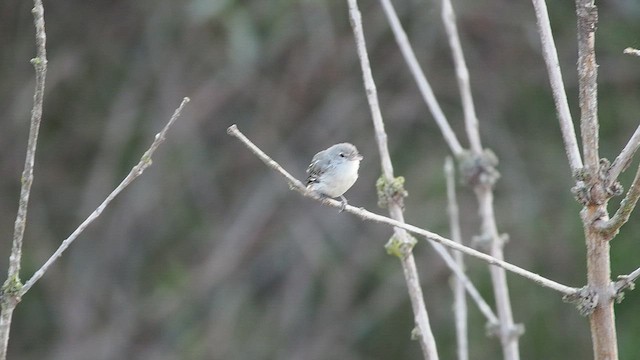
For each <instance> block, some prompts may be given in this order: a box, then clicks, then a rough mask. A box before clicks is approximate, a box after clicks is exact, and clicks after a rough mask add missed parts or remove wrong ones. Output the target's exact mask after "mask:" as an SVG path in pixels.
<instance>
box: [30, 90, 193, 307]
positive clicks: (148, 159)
mask: <svg viewBox="0 0 640 360" xmlns="http://www.w3.org/2000/svg"><path fill="white" fill-rule="evenodd" d="M189 101H190V100H189V98H184V99H183V100H182V103H181V104H180V106H179V107H178V108H177V109H176V110H175V112H174V113H173V115H172V116H171V119H169V122H167V124H166V125H165V126H164V128H163V129H162V130H161V131H160V132H159V133H157V134H156V136H155V139H154V140H153V143H151V146H150V147H149V149H148V150H147V151H145V153H144V154H143V155H142V157H141V158H140V162H138V164H136V165H135V166H134V167H133V168H132V169H131V171H130V172H129V174H127V176H125V178H124V179H123V180H122V182H120V184H119V185H118V186H117V187H116V188H115V189H114V190H113V191H112V192H111V194H109V196H107V198H106V199H104V201H103V202H102V204H100V206H98V208H96V209H95V210H94V211H93V212H92V213H91V215H89V216H88V217H87V218H86V219H85V220H84V221H83V222H82V223H81V224H80V225H79V226H78V228H77V229H75V230H74V231H73V233H71V235H69V237H68V238H66V239H64V241H63V242H62V244H60V246H59V247H58V249H57V250H56V251H55V252H54V253H53V255H51V257H50V258H49V259H48V260H47V261H46V262H45V263H44V264H43V265H42V266H41V267H40V269H38V271H36V272H35V273H34V274H33V276H32V277H31V279H29V281H27V282H26V283H25V284H24V287H23V288H22V291H21V292H20V295H21V296H22V295H24V294H25V293H26V292H27V291H29V289H31V287H32V286H33V285H34V284H35V283H36V282H37V281H38V280H39V279H40V278H41V277H42V276H43V275H44V274H45V273H46V272H47V270H49V268H50V267H51V265H53V264H54V263H55V262H56V260H58V258H60V256H61V255H62V253H63V252H64V251H65V250H66V249H67V248H68V247H69V245H71V244H72V243H73V242H74V241H75V240H76V239H77V238H78V236H79V235H80V234H81V233H82V232H83V231H84V230H85V229H86V228H87V227H88V226H89V225H90V224H91V223H92V222H94V221H95V220H96V219H97V218H98V217H99V216H100V215H101V214H102V212H103V211H104V209H105V208H106V207H107V206H108V205H109V203H111V201H112V200H113V199H115V198H116V196H118V194H120V193H121V192H122V190H124V189H125V188H126V187H127V186H129V185H130V184H131V183H132V182H133V181H134V180H135V179H136V178H138V176H140V175H142V173H143V172H144V171H145V170H146V169H147V168H148V167H149V166H151V164H152V156H153V153H154V152H155V151H156V149H157V148H158V147H159V146H160V144H162V143H163V142H164V140H165V136H166V134H167V131H169V128H170V127H171V125H173V123H174V122H175V121H176V120H177V119H178V117H180V114H181V113H182V110H183V109H184V107H185V105H186V104H187V103H188V102H189Z"/></svg>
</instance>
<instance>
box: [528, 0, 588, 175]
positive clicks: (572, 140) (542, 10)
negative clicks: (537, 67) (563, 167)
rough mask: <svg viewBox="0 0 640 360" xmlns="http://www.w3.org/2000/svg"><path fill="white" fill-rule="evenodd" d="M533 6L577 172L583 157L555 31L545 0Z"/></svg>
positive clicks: (537, 0) (571, 162)
mask: <svg viewBox="0 0 640 360" xmlns="http://www.w3.org/2000/svg"><path fill="white" fill-rule="evenodd" d="M533 7H534V8H535V11H536V18H537V19H538V32H539V33H540V40H541V41H542V55H543V57H544V62H545V63H546V64H547V72H548V73H549V81H550V83H551V90H552V92H553V99H554V101H555V104H556V111H557V112H558V121H559V122H560V131H561V133H562V140H563V142H564V148H565V152H566V153H567V158H568V159H569V166H570V167H571V171H572V173H576V171H578V170H579V169H580V168H582V159H581V157H580V149H579V148H578V141H577V139H576V131H575V129H574V127H573V120H572V119H571V112H570V111H569V103H568V101H567V94H566V92H565V89H564V82H563V81H562V72H561V71H560V62H559V61H558V52H557V50H556V44H555V41H554V40H553V33H552V32H551V23H550V22H549V13H548V12H547V4H546V2H545V0H533Z"/></svg>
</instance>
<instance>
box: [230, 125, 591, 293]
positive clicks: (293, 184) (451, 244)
mask: <svg viewBox="0 0 640 360" xmlns="http://www.w3.org/2000/svg"><path fill="white" fill-rule="evenodd" d="M227 132H228V133H229V135H231V136H234V137H235V138H237V139H238V140H240V141H241V142H242V143H243V144H244V145H245V146H246V147H247V148H248V149H249V150H251V151H252V152H253V153H254V154H255V155H256V156H257V157H258V158H259V159H260V160H262V162H264V163H265V164H266V165H267V166H268V167H270V168H271V169H273V170H275V171H276V172H278V173H279V174H280V175H282V176H284V177H285V178H286V179H287V181H288V183H289V188H290V189H291V190H295V191H297V192H298V193H300V194H301V195H303V196H305V197H308V198H311V199H314V200H316V201H320V202H321V203H323V204H325V205H328V206H332V207H335V208H337V209H340V208H341V207H342V202H341V201H338V200H334V199H329V198H323V197H321V196H320V195H318V194H317V193H316V192H314V191H311V190H308V189H307V188H306V187H305V186H304V185H303V184H302V183H301V182H300V181H299V180H298V179H296V178H295V177H293V176H292V175H291V174H289V173H288V172H287V171H286V170H285V169H283V168H282V166H280V164H278V163H277V162H275V161H274V160H272V159H271V158H270V157H269V156H268V155H267V154H265V153H264V152H263V151H262V150H260V148H258V147H257V146H256V145H254V144H253V143H252V142H251V141H250V140H249V139H247V137H246V136H244V134H242V133H241V132H240V130H238V127H237V126H236V125H231V126H230V127H229V128H228V129H227ZM344 211H345V212H348V213H351V214H354V215H356V216H358V217H360V218H361V219H363V220H367V221H373V222H377V223H381V224H387V225H390V226H395V227H399V228H402V229H405V230H407V231H409V232H411V233H414V234H416V235H420V236H422V237H425V238H426V239H428V240H431V241H435V242H437V243H440V244H442V245H444V246H446V247H448V248H450V249H453V250H456V251H460V252H462V253H464V254H466V255H469V256H472V257H474V258H477V259H480V260H482V261H485V262H487V263H489V264H490V265H495V266H498V267H501V268H503V269H505V270H508V271H511V272H512V273H514V274H517V275H520V276H522V277H524V278H526V279H529V280H531V281H533V282H535V283H536V284H539V285H541V286H544V287H547V288H549V289H552V290H555V291H558V292H560V293H561V294H563V295H570V294H574V293H575V292H576V291H578V290H579V289H578V288H573V287H569V286H566V285H562V284H560V283H558V282H555V281H553V280H550V279H547V278H545V277H542V276H540V275H538V274H536V273H533V272H530V271H528V270H525V269H523V268H521V267H518V266H516V265H513V264H511V263H508V262H506V261H504V260H498V259H496V258H494V257H492V256H490V255H487V254H485V253H483V252H480V251H478V250H475V249H472V248H470V247H467V246H464V245H462V244H458V243H456V242H455V241H452V240H449V239H447V238H445V237H442V236H440V235H438V234H436V233H433V232H430V231H428V230H425V229H422V228H419V227H417V226H414V225H410V224H406V223H401V222H399V221H397V220H394V219H391V218H389V217H386V216H382V215H378V214H375V213H372V212H370V211H368V210H366V209H364V208H357V207H355V206H352V205H347V206H346V207H345V210H344Z"/></svg>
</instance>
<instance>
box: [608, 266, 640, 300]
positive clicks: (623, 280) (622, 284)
mask: <svg viewBox="0 0 640 360" xmlns="http://www.w3.org/2000/svg"><path fill="white" fill-rule="evenodd" d="M638 277H640V268H637V269H635V270H634V271H633V272H631V273H630V274H629V275H621V276H618V279H619V280H618V281H616V282H615V284H614V287H615V290H616V294H620V293H621V292H622V291H624V290H626V289H627V288H630V287H633V286H634V284H633V282H634V281H635V280H636V279H637V278H638Z"/></svg>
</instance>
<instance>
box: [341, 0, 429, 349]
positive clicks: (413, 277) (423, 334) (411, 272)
mask: <svg viewBox="0 0 640 360" xmlns="http://www.w3.org/2000/svg"><path fill="white" fill-rule="evenodd" d="M361 17H362V16H361V14H360V10H359V9H358V3H357V1H356V0H349V19H350V20H351V28H352V29H353V34H354V37H355V41H356V47H357V51H358V58H359V59H360V67H361V69H362V77H363V81H364V87H365V90H366V94H367V100H368V102H369V107H370V109H371V114H372V120H373V126H374V128H375V133H376V140H377V141H376V142H377V144H378V151H379V153H380V159H381V167H382V173H383V177H384V179H385V183H386V184H392V183H394V176H393V166H392V163H391V156H390V155H389V147H388V144H387V134H386V132H385V130H384V122H383V120H382V114H381V112H380V105H379V102H378V93H377V90H376V85H375V82H374V80H373V75H372V73H371V66H370V64H369V55H368V54H367V47H366V43H365V38H364V31H363V29H362V19H361ZM387 207H388V208H389V213H390V215H391V217H392V218H393V219H395V220H397V221H398V222H400V223H404V214H403V212H402V209H403V207H404V205H403V197H402V196H393V197H392V199H391V201H388V202H387ZM394 233H395V238H396V239H397V240H398V241H399V242H400V243H401V244H402V246H401V247H402V249H404V251H403V253H402V255H401V256H399V259H400V262H401V264H402V268H403V270H404V271H403V272H404V277H405V282H406V283H407V289H408V291H409V298H410V299H411V307H412V308H413V314H414V319H415V323H416V327H417V330H418V333H419V336H418V337H417V338H418V340H419V341H420V347H421V348H422V352H423V354H424V356H425V358H426V359H430V360H437V359H438V351H437V347H436V342H435V338H434V336H433V332H432V331H431V326H430V324H429V316H428V313H427V309H426V306H425V304H424V296H423V294H422V288H421V286H420V279H419V276H418V269H417V268H416V264H415V260H414V258H413V252H412V251H411V249H412V247H413V243H414V242H415V241H414V240H413V239H411V238H410V236H409V235H408V234H407V232H406V231H405V230H403V229H399V228H394Z"/></svg>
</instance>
